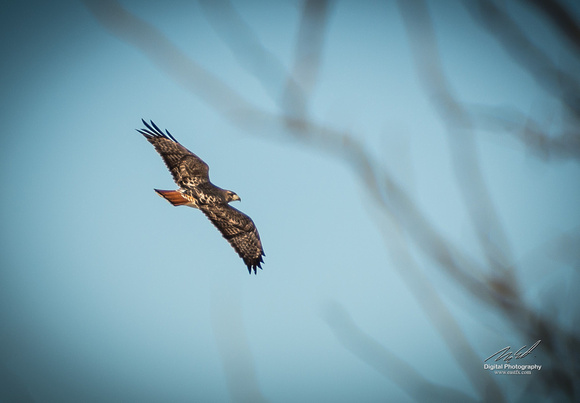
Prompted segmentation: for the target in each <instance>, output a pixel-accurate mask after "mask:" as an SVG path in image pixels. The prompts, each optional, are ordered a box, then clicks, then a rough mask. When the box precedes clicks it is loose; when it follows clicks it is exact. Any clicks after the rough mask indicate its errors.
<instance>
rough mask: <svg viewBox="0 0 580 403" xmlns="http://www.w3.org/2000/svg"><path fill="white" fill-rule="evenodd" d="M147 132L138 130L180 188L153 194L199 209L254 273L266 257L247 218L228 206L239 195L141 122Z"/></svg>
mask: <svg viewBox="0 0 580 403" xmlns="http://www.w3.org/2000/svg"><path fill="white" fill-rule="evenodd" d="M143 124H144V125H145V126H146V129H139V130H137V131H138V132H139V133H141V134H142V135H143V136H145V138H146V139H147V140H148V141H149V142H150V143H151V144H152V145H153V147H155V150H156V151H157V152H158V153H159V155H161V158H163V161H164V162H165V165H166V166H167V168H168V169H169V171H170V172H171V175H173V180H174V181H175V183H177V185H178V186H179V190H177V191H166V190H156V191H157V193H159V194H160V195H161V196H163V197H164V198H165V199H167V200H168V201H169V202H170V203H171V204H173V205H174V206H178V205H186V206H190V207H195V208H198V209H200V210H201V211H202V212H203V213H204V214H205V215H206V217H207V218H209V220H210V221H211V222H212V223H213V225H215V227H216V228H217V229H218V230H219V231H220V232H221V234H222V235H223V237H224V238H225V239H227V241H228V242H229V243H230V245H232V247H233V248H234V250H235V251H236V252H237V253H238V255H240V257H241V258H242V259H243V260H244V263H245V264H246V266H248V270H249V272H250V273H251V272H252V269H253V270H254V273H256V271H257V270H256V268H257V267H259V268H260V269H261V268H262V267H261V263H262V262H263V260H262V256H265V254H264V249H263V248H262V242H261V241H260V235H259V234H258V230H257V229H256V226H255V225H254V222H253V221H252V219H251V218H250V217H248V216H247V215H245V214H244V213H242V212H241V211H239V210H237V209H235V208H233V207H231V206H230V205H229V204H228V203H229V202H231V201H233V200H240V198H239V197H238V195H236V194H235V193H234V192H231V191H229V190H224V189H222V188H219V187H217V186H215V185H214V184H213V183H211V181H210V180H209V167H208V165H207V164H206V163H205V162H203V160H202V159H201V158H199V157H198V156H197V155H195V154H194V153H192V152H191V151H189V150H188V149H187V148H185V147H183V146H182V145H181V144H179V142H178V141H177V140H175V138H174V137H173V136H172V135H171V134H170V133H169V132H168V131H167V130H166V131H165V133H163V132H162V131H161V130H160V129H159V128H158V127H157V126H156V125H155V123H153V122H152V121H151V125H149V124H148V123H147V122H145V121H144V120H143Z"/></svg>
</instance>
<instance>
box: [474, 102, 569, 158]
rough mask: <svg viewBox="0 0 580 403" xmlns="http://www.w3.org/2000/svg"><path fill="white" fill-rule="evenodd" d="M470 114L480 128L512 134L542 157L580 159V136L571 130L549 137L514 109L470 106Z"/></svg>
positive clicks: (529, 117)
mask: <svg viewBox="0 0 580 403" xmlns="http://www.w3.org/2000/svg"><path fill="white" fill-rule="evenodd" d="M469 111H470V114H471V115H472V116H473V118H474V121H475V122H477V125H478V127H479V128H481V129H484V130H489V131H492V132H496V131H506V132H508V133H511V134H513V135H514V136H515V137H516V138H517V139H519V140H520V141H521V142H522V144H524V146H526V147H527V148H529V149H530V150H531V151H533V152H534V153H535V154H536V155H538V156H539V157H541V158H544V159H551V158H561V159H568V158H569V159H576V160H580V136H578V135H576V134H574V133H573V132H572V129H564V130H563V131H562V133H561V134H559V135H556V136H554V135H550V134H549V133H547V130H546V129H543V128H542V127H541V125H540V124H539V123H538V122H537V121H536V120H534V119H533V118H532V117H531V115H526V114H524V113H523V112H521V111H519V110H517V109H515V108H508V107H499V106H498V107H493V106H480V105H472V106H469Z"/></svg>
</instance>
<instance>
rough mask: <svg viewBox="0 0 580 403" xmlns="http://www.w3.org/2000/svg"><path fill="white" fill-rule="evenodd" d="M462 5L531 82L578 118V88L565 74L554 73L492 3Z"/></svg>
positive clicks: (486, 0) (483, 0)
mask: <svg viewBox="0 0 580 403" xmlns="http://www.w3.org/2000/svg"><path fill="white" fill-rule="evenodd" d="M463 4H464V5H465V7H466V8H467V10H468V11H469V12H470V13H471V15H472V17H473V19H474V20H475V21H476V22H478V23H479V24H480V25H481V26H482V27H483V28H484V29H486V30H487V31H488V32H489V34H491V35H492V36H493V37H494V38H495V39H496V41H497V42H498V43H499V44H500V45H502V46H503V48H504V49H505V50H506V53H507V55H508V56H510V57H511V58H512V59H513V60H514V61H515V62H517V63H518V64H519V65H520V66H521V67H522V68H523V69H524V70H525V71H527V72H528V73H530V75H531V76H532V77H533V78H534V80H535V81H536V82H537V83H538V84H539V85H540V86H541V87H543V88H544V89H545V90H546V91H547V92H549V93H551V94H552V95H554V97H556V98H557V99H561V100H562V102H563V103H564V104H565V105H566V106H567V107H568V108H569V109H570V110H571V111H573V112H574V114H575V115H576V117H577V118H579V117H580V99H579V94H580V84H579V83H578V81H577V80H576V79H575V78H574V77H572V76H571V75H569V74H568V73H566V72H564V71H562V70H560V69H558V68H557V67H556V66H555V65H554V63H552V61H551V60H550V58H549V57H548V56H547V55H546V54H545V53H544V52H543V51H542V50H541V49H540V48H539V47H537V46H536V45H535V44H534V43H533V42H532V41H531V40H530V39H529V38H528V36H527V35H526V34H525V33H524V31H523V30H522V29H521V28H520V27H519V26H518V24H517V23H516V22H515V21H514V20H513V19H512V18H511V17H510V16H509V15H508V14H507V13H506V12H505V10H503V9H502V8H500V7H499V6H498V5H497V4H496V3H495V2H494V1H492V0H477V1H464V2H463Z"/></svg>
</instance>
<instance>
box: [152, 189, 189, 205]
mask: <svg viewBox="0 0 580 403" xmlns="http://www.w3.org/2000/svg"><path fill="white" fill-rule="evenodd" d="M155 191H156V192H157V193H158V194H159V196H162V197H163V198H164V199H165V200H167V201H168V202H169V203H171V204H173V205H174V206H183V205H184V204H188V203H189V200H187V199H186V198H185V197H183V195H182V194H181V192H180V191H178V190H159V189H155Z"/></svg>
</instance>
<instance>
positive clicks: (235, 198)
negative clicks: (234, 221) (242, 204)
mask: <svg viewBox="0 0 580 403" xmlns="http://www.w3.org/2000/svg"><path fill="white" fill-rule="evenodd" d="M236 200H239V201H242V199H240V196H238V195H237V194H234V195H233V196H232V201H236Z"/></svg>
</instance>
